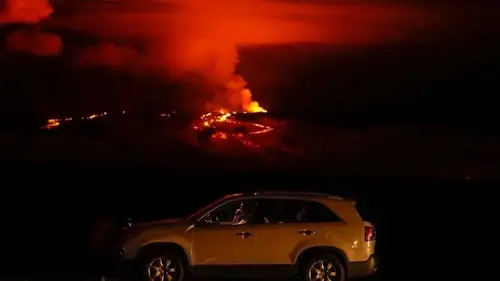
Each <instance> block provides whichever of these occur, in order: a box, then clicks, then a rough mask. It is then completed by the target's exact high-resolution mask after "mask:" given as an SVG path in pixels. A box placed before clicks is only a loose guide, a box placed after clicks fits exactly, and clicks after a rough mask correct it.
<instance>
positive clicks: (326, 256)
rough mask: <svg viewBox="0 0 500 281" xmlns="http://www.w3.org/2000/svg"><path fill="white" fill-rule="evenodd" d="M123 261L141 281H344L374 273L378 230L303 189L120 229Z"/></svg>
mask: <svg viewBox="0 0 500 281" xmlns="http://www.w3.org/2000/svg"><path fill="white" fill-rule="evenodd" d="M122 246H123V247H122V258H123V259H124V261H129V262H133V264H136V265H138V267H134V268H136V269H137V271H136V272H137V273H139V274H140V277H141V278H143V279H142V280H150V281H182V280H183V279H185V278H186V277H187V276H204V277H234V278H238V277H245V278H279V277H287V276H293V275H295V276H297V275H298V276H299V277H303V278H305V279H306V280H307V281H313V280H318V281H334V280H339V281H343V280H345V279H346V278H351V277H362V276H367V275H371V274H373V273H374V272H375V271H376V269H377V259H376V257H375V228H374V226H373V225H372V224H371V223H369V222H365V221H363V220H362V218H361V217H360V215H359V214H358V212H357V210H356V208H355V202H354V201H351V200H346V199H343V198H341V197H335V196H330V195H327V194H318V193H303V192H259V193H253V194H233V195H228V196H225V197H223V198H221V199H219V200H217V201H215V202H213V203H211V204H209V205H207V206H205V207H203V208H202V209H200V210H199V211H197V212H196V213H194V214H192V215H191V216H189V217H187V218H185V219H171V220H164V221H156V222H153V223H147V224H140V225H132V226H130V227H128V228H126V229H125V238H124V240H123V243H122Z"/></svg>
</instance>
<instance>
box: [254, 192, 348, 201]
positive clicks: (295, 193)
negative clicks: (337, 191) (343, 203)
mask: <svg viewBox="0 0 500 281" xmlns="http://www.w3.org/2000/svg"><path fill="white" fill-rule="evenodd" d="M252 195H254V196H258V195H275V196H312V197H328V198H330V199H338V200H343V199H344V198H342V197H340V196H334V195H331V194H328V193H320V192H304V191H260V192H255V193H253V194H252Z"/></svg>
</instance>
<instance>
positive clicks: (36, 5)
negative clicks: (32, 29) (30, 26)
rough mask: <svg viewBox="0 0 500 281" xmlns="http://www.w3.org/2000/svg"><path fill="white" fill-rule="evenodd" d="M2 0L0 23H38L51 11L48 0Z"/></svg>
mask: <svg viewBox="0 0 500 281" xmlns="http://www.w3.org/2000/svg"><path fill="white" fill-rule="evenodd" d="M2 2H3V6H2V5H0V24H2V23H38V22H39V21H40V20H42V19H45V18H47V17H48V16H50V14H51V13H52V7H51V5H50V3H49V1H48V0H3V1H2ZM2 2H0V4H1V3H2Z"/></svg>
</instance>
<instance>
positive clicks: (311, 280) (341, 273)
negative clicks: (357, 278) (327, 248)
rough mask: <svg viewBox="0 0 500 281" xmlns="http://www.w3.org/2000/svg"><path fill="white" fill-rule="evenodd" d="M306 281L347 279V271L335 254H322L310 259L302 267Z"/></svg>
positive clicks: (342, 280)
mask: <svg viewBox="0 0 500 281" xmlns="http://www.w3.org/2000/svg"><path fill="white" fill-rule="evenodd" d="M302 271H303V272H302V274H303V276H304V277H305V278H304V280H306V281H345V279H346V271H345V268H344V266H343V265H342V263H341V262H340V260H339V259H338V258H337V257H336V256H334V255H320V256H317V257H314V258H313V259H311V260H309V262H308V263H307V264H306V265H305V267H304V268H302Z"/></svg>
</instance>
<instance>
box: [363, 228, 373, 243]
mask: <svg viewBox="0 0 500 281" xmlns="http://www.w3.org/2000/svg"><path fill="white" fill-rule="evenodd" d="M373 240H375V228H374V227H373V226H365V241H373Z"/></svg>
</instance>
